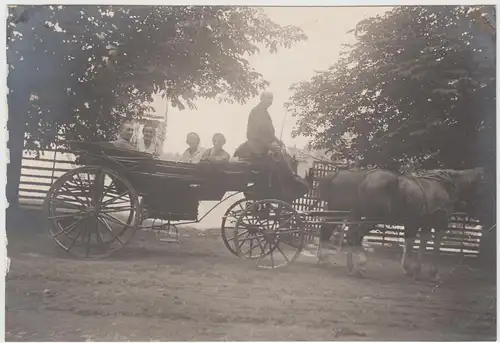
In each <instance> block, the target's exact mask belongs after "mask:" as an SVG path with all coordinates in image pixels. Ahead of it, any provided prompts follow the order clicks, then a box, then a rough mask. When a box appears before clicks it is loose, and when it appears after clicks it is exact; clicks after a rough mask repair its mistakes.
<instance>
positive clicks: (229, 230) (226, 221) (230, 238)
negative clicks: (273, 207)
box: [221, 199, 253, 256]
mask: <svg viewBox="0 0 500 343" xmlns="http://www.w3.org/2000/svg"><path fill="white" fill-rule="evenodd" d="M252 203H253V201H252V200H248V199H240V200H238V201H236V202H235V203H234V204H232V205H231V206H230V207H229V208H228V209H227V210H226V213H224V217H222V223H221V237H222V241H223V242H224V245H225V246H226V248H227V249H228V250H229V251H230V252H231V254H233V255H236V256H238V252H237V251H236V248H235V246H234V229H235V227H236V222H237V221H238V217H239V216H240V215H241V214H242V213H243V211H244V210H245V209H246V208H247V207H248V206H249V205H251V204H252Z"/></svg>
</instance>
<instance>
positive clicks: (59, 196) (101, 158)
mask: <svg viewBox="0 0 500 343" xmlns="http://www.w3.org/2000/svg"><path fill="white" fill-rule="evenodd" d="M72 145H73V148H74V149H75V151H76V152H77V155H78V156H79V158H78V160H77V163H78V164H79V165H81V167H78V168H76V169H73V170H71V171H69V172H67V173H66V174H64V175H62V176H61V177H60V178H59V179H58V180H57V181H56V182H55V183H54V184H53V185H52V187H51V188H50V190H49V192H48V194H47V196H46V199H45V205H44V208H45V211H46V213H47V218H48V220H49V233H50V235H51V237H52V238H53V239H54V240H55V241H56V242H57V243H58V245H60V246H61V247H62V248H63V249H64V250H66V251H68V252H71V253H73V254H74V255H77V256H80V257H100V256H106V255H108V254H110V253H111V252H113V251H115V250H117V249H119V248H121V247H123V246H125V245H126V244H127V243H128V242H129V241H130V240H131V239H132V237H133V236H134V234H135V232H136V231H137V230H138V229H140V228H144V227H145V225H143V223H144V221H145V220H146V219H148V218H152V219H154V220H160V221H161V223H162V224H161V225H160V226H156V228H157V229H170V228H171V227H175V225H176V224H179V223H181V224H182V223H184V224H186V223H190V222H191V223H193V222H198V221H199V220H201V219H203V217H204V216H203V217H201V218H199V213H198V206H199V202H200V201H219V203H220V202H222V201H224V200H226V199H227V198H228V197H224V196H225V195H226V194H227V193H228V192H233V194H231V195H230V196H229V197H231V196H233V195H235V194H237V193H243V194H244V199H241V200H238V201H236V202H235V203H233V204H232V205H231V206H230V207H229V208H228V210H227V211H226V213H225V215H224V217H223V218H222V225H221V229H222V231H221V233H222V238H223V241H224V243H225V245H226V247H227V248H228V249H229V250H230V251H231V252H232V253H233V254H235V255H238V256H240V257H245V258H249V259H254V258H255V259H259V258H260V259H262V258H264V257H266V256H267V257H269V258H272V259H273V261H271V262H272V266H271V267H273V268H274V267H276V266H279V264H278V260H279V259H280V258H277V259H276V261H274V260H275V259H274V256H273V252H279V254H280V257H281V260H282V264H287V263H289V262H291V261H292V260H294V259H295V258H296V257H297V256H298V255H299V253H300V249H301V248H302V245H303V240H304V235H303V233H304V230H303V227H302V225H301V224H300V216H299V215H298V213H297V212H296V211H295V210H294V209H293V207H292V206H291V205H290V204H289V203H287V202H285V201H283V200H282V199H283V194H282V192H281V190H282V188H281V186H279V185H278V184H279V182H277V180H279V172H278V170H277V168H276V166H275V164H274V163H272V161H268V160H253V161H246V162H228V163H223V164H217V163H208V162H207V163H203V162H202V163H198V164H191V163H181V162H172V161H163V160H157V159H153V158H152V156H151V155H149V154H146V153H141V152H137V151H130V150H123V149H119V148H116V147H115V146H114V145H113V144H112V143H109V142H102V143H95V142H92V143H91V142H75V143H72ZM290 223H293V225H292V224H290ZM153 225H154V224H153ZM280 225H281V228H283V227H285V226H286V229H285V230H281V231H280ZM236 227H239V228H240V229H239V230H235V228H236ZM236 231H237V232H236ZM285 231H286V232H285ZM284 236H290V237H292V238H293V240H294V242H293V243H290V244H289V245H290V247H291V249H288V250H292V251H291V254H290V253H289V254H287V253H285V251H284V250H285V249H281V247H279V246H278V241H280V239H283V238H284ZM235 242H237V243H238V244H235ZM247 246H248V247H247ZM275 250H276V251H275ZM279 250H281V251H279ZM270 255H271V256H270ZM275 262H276V263H275Z"/></svg>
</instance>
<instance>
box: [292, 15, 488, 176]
mask: <svg viewBox="0 0 500 343" xmlns="http://www.w3.org/2000/svg"><path fill="white" fill-rule="evenodd" d="M474 9H478V10H481V11H482V12H485V13H486V14H487V15H489V16H490V17H491V18H489V19H490V22H494V21H495V20H494V15H495V12H494V11H495V9H494V7H493V6H489V7H481V8H471V7H463V6H461V7H452V6H412V7H396V8H394V9H393V10H391V11H389V12H387V13H385V14H384V15H379V16H377V17H375V18H370V19H366V20H363V21H361V22H360V23H358V24H357V26H356V28H355V29H354V30H353V32H354V34H355V38H356V43H354V44H352V45H348V46H346V49H345V51H344V53H343V55H342V57H341V59H340V60H339V61H338V62H337V63H336V64H334V65H332V66H331V67H330V68H329V69H328V70H326V71H321V72H317V73H316V75H315V76H314V77H313V78H312V79H311V80H310V81H307V82H301V83H298V84H295V85H293V86H292V87H291V89H292V91H293V92H294V94H293V96H292V97H291V99H290V101H289V102H288V104H287V108H288V109H289V110H290V111H291V112H292V114H293V115H294V116H295V117H297V118H298V124H297V127H296V129H295V132H294V134H295V135H299V134H301V135H304V136H307V137H310V138H311V145H312V146H313V147H315V148H327V149H329V150H332V151H334V152H335V154H336V157H338V158H344V159H347V160H354V161H357V162H359V163H360V164H361V165H365V166H367V165H372V166H379V167H390V168H402V167H404V166H408V165H410V166H413V167H427V168H436V167H447V168H468V167H475V166H481V165H482V166H487V167H490V168H492V169H493V170H494V168H495V154H496V151H495V144H496V143H495V125H496V124H495V117H496V108H495V105H496V99H495V97H496V88H495V83H496V76H495V75H496V55H495V53H496V45H495V39H492V32H491V31H488V30H485V29H484V25H479V24H478V22H477V19H475V18H473V17H471V15H470V13H471V11H472V10H474ZM493 31H494V29H493ZM495 32H496V31H495ZM494 34H495V35H496V33H494Z"/></svg>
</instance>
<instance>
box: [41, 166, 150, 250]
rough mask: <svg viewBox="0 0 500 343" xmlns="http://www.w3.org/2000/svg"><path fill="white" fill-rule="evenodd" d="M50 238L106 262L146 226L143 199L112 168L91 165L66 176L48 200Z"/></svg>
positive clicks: (65, 247)
mask: <svg viewBox="0 0 500 343" xmlns="http://www.w3.org/2000/svg"><path fill="white" fill-rule="evenodd" d="M44 210H45V212H46V214H47V219H48V221H49V223H48V224H49V228H48V229H49V234H50V236H51V237H52V239H53V240H54V241H55V242H56V243H57V244H58V245H59V246H60V247H61V248H63V249H64V250H66V251H67V252H70V253H71V254H73V255H75V256H78V257H85V258H89V257H103V256H107V255H109V254H111V253H112V252H114V251H116V250H118V249H120V248H122V247H123V246H125V245H126V244H127V243H128V242H129V241H130V240H131V239H132V237H133V236H134V234H135V232H136V231H137V229H138V227H139V225H140V223H141V208H140V203H139V196H138V193H137V192H136V190H135V189H134V187H133V186H132V185H131V184H130V182H129V181H128V180H127V179H126V178H125V177H123V176H121V175H120V174H118V173H116V172H114V171H113V170H111V169H108V168H105V167H98V166H86V167H81V168H77V169H74V170H71V171H69V172H67V173H66V174H64V175H63V176H61V177H60V178H59V179H58V180H57V181H56V182H55V183H54V184H53V185H52V187H51V188H50V190H49V192H48V193H47V195H46V197H45V203H44Z"/></svg>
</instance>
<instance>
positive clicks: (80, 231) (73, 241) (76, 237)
mask: <svg viewBox="0 0 500 343" xmlns="http://www.w3.org/2000/svg"><path fill="white" fill-rule="evenodd" d="M82 231H85V230H79V231H78V234H77V235H76V236H75V238H73V240H72V241H71V244H70V245H69V247H68V248H66V250H67V251H70V250H71V248H72V247H73V245H74V244H75V242H76V240H77V239H78V237H80V234H81V233H82Z"/></svg>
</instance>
